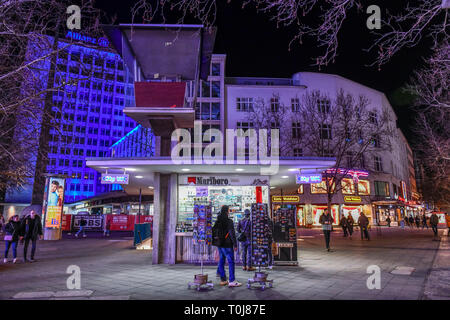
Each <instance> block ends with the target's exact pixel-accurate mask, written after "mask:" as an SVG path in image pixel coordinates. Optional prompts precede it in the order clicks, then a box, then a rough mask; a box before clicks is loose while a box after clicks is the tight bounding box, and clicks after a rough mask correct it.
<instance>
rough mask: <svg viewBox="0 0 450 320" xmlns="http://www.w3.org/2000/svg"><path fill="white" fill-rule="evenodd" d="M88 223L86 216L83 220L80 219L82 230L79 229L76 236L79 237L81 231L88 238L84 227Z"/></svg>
mask: <svg viewBox="0 0 450 320" xmlns="http://www.w3.org/2000/svg"><path fill="white" fill-rule="evenodd" d="M86 224H87V221H86V219H84V217H81V220H80V230H78V232H77V233H75V237H77V238H78V235H79V234H80V232H83V238H86V233H85V231H84V229H85V228H86Z"/></svg>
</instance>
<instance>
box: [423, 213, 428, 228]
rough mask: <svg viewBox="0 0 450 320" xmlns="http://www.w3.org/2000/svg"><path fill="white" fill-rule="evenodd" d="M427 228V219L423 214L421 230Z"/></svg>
mask: <svg viewBox="0 0 450 320" xmlns="http://www.w3.org/2000/svg"><path fill="white" fill-rule="evenodd" d="M425 227H427V229H428V224H427V217H426V215H425V214H423V215H422V229H423V228H425Z"/></svg>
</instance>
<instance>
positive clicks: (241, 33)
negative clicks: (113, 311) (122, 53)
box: [97, 0, 430, 141]
mask: <svg viewBox="0 0 450 320" xmlns="http://www.w3.org/2000/svg"><path fill="white" fill-rule="evenodd" d="M131 2H132V1H130V2H128V1H127V2H126V3H124V2H120V3H119V2H117V3H115V2H112V1H110V0H100V1H97V5H98V7H100V8H101V9H103V10H104V11H106V12H107V14H108V15H117V23H129V22H131V17H130V14H129V11H130V5H129V3H131ZM218 2H225V1H218ZM392 2H393V1H370V4H378V5H379V6H380V8H381V12H382V15H383V13H384V12H385V9H386V8H387V9H388V10H389V11H390V12H395V11H396V10H398V9H399V8H400V7H399V4H398V3H399V2H403V1H396V2H395V4H394V5H396V6H397V7H393V4H392ZM239 3H240V1H232V3H231V4H223V5H221V6H220V7H219V10H218V14H217V19H216V26H217V37H216V43H215V48H214V53H225V54H226V55H227V61H226V76H250V77H251V76H253V77H255V76H256V77H257V76H261V77H280V78H284V77H291V76H292V74H294V73H296V72H300V71H311V72H319V68H318V67H317V66H313V65H312V64H313V60H312V59H313V58H314V57H315V56H317V55H318V54H320V53H321V49H320V48H318V47H317V43H316V42H315V40H314V39H308V40H306V41H303V44H302V45H301V46H300V45H299V44H298V43H294V44H293V45H292V46H291V51H289V50H288V46H289V42H290V40H291V39H292V38H293V36H294V35H295V28H292V27H289V28H286V27H282V28H279V29H277V28H276V23H275V22H272V21H269V19H268V17H267V16H265V15H264V14H261V13H260V14H257V13H256V11H255V9H254V8H251V7H249V8H246V9H244V10H242V9H241V6H240V5H239ZM368 5H369V4H368ZM368 16H369V15H368V14H366V13H365V7H364V9H363V10H362V11H361V12H357V10H356V9H353V10H352V11H351V12H350V14H349V16H348V19H347V21H346V22H345V23H344V25H343V29H342V30H341V32H340V37H339V46H340V48H339V51H338V57H337V59H336V61H335V63H334V64H332V65H329V66H327V67H322V68H321V70H320V72H325V73H333V74H338V75H341V76H343V77H346V78H348V79H351V80H354V81H356V82H359V83H362V84H364V85H367V86H369V87H371V88H374V89H377V90H380V91H382V92H384V93H385V94H386V95H387V96H388V98H389V99H390V101H391V104H392V105H393V107H394V109H395V111H396V113H397V116H398V117H399V126H400V128H401V129H402V131H403V132H404V133H405V134H406V136H407V137H408V138H409V140H410V141H411V140H412V139H413V135H412V134H411V133H410V131H409V127H408V125H409V124H411V121H412V118H413V115H414V112H411V109H410V108H409V107H408V102H407V101H405V99H404V98H403V97H400V99H399V98H397V99H394V98H393V93H394V92H397V93H398V92H399V90H398V88H400V87H401V86H402V85H404V84H405V83H406V82H407V81H408V79H409V78H410V76H411V73H412V71H413V70H415V69H417V68H419V67H420V66H421V65H422V61H423V58H424V57H426V55H428V54H429V53H430V51H429V47H430V41H429V40H428V39H426V38H425V39H423V40H422V41H421V43H420V44H419V45H418V46H416V47H414V48H404V49H403V50H402V51H401V52H400V53H399V54H398V55H397V56H395V57H394V58H393V59H392V60H391V61H390V62H389V63H388V64H386V65H384V66H382V68H381V70H380V71H379V70H378V67H377V66H374V67H369V66H368V65H369V64H370V63H371V62H372V61H373V57H374V56H373V53H367V52H365V51H364V50H363V49H367V48H368V47H369V46H370V44H371V41H373V35H371V33H370V30H368V29H367V27H366V20H367V17H368ZM312 19H314V16H311V17H310V18H309V21H310V22H314V21H313V20H312ZM174 22H175V20H174V21H169V23H174ZM307 22H308V21H307ZM153 23H160V21H157V20H155V21H154V22H153ZM186 23H198V21H195V20H187V21H186ZM382 31H383V29H382ZM396 90H397V91H396ZM397 97H398V95H397Z"/></svg>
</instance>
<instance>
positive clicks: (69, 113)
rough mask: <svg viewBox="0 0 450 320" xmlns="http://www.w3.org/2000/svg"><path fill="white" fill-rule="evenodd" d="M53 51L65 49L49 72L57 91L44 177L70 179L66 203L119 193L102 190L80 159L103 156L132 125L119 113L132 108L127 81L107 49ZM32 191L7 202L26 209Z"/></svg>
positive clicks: (10, 196) (14, 193)
mask: <svg viewBox="0 0 450 320" xmlns="http://www.w3.org/2000/svg"><path fill="white" fill-rule="evenodd" d="M58 46H59V48H64V49H62V50H60V51H59V53H58V57H57V60H56V66H54V67H56V70H55V78H54V84H53V87H54V88H58V87H61V89H60V90H55V92H54V94H53V106H52V111H53V117H54V120H55V123H56V126H53V127H52V128H51V129H50V139H49V141H48V146H49V154H48V164H47V170H46V171H47V173H50V174H64V175H67V176H68V177H69V178H68V179H67V181H66V192H65V202H66V203H70V202H74V201H79V200H82V199H85V198H89V197H93V196H95V195H98V194H101V193H106V192H109V191H113V190H117V189H120V186H119V185H103V184H101V183H100V176H99V173H98V172H96V171H95V170H92V169H90V168H87V167H86V166H85V158H86V157H103V156H107V152H108V150H109V147H110V146H111V145H113V144H115V143H116V142H117V141H119V140H120V139H121V138H122V137H124V136H126V135H127V134H128V133H129V132H131V131H132V130H133V129H134V128H135V127H136V126H137V124H136V123H135V121H133V120H132V119H130V118H128V117H127V116H125V115H124V114H123V112H122V110H123V108H124V107H125V106H132V105H134V89H133V79H132V75H131V74H130V73H129V72H128V70H127V68H126V66H124V63H123V61H122V60H121V58H120V56H119V55H117V54H116V53H114V52H113V51H112V50H110V49H108V48H101V47H98V48H95V49H94V48H91V47H85V46H82V45H78V44H71V45H69V46H68V42H66V40H61V41H59V43H58ZM48 65H51V64H48ZM49 68H50V67H49ZM49 71H50V70H47V71H45V72H47V74H50V73H49ZM61 84H62V85H61ZM48 87H49V88H50V87H52V84H50V85H49V86H48ZM58 127H59V128H58ZM31 183H33V181H31ZM32 190H33V188H32V186H26V187H25V188H24V189H22V190H18V191H11V192H8V193H7V195H6V202H8V203H15V204H23V205H27V204H30V202H31V196H32Z"/></svg>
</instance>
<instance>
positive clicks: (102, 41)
mask: <svg viewBox="0 0 450 320" xmlns="http://www.w3.org/2000/svg"><path fill="white" fill-rule="evenodd" d="M66 38H68V39H73V40H78V41H82V42H87V43H91V44H95V45H99V46H101V47H108V46H109V41H108V39H106V38H98V39H97V38H92V37H88V36H86V35H84V34H81V33H78V32H72V31H68V32H67V34H66Z"/></svg>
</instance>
